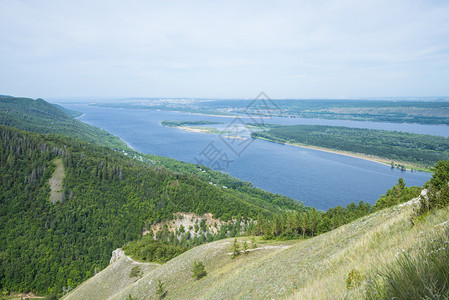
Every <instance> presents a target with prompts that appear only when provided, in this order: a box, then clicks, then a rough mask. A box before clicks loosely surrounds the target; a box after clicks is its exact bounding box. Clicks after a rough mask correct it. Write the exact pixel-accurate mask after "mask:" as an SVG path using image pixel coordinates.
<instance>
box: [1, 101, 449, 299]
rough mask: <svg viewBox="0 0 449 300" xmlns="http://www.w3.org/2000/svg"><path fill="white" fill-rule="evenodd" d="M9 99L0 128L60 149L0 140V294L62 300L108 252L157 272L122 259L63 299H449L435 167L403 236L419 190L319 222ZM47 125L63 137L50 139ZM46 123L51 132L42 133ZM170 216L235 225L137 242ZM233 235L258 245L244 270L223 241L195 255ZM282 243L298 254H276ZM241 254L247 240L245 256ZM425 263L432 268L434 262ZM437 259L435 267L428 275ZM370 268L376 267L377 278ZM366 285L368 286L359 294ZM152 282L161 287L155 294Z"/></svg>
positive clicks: (443, 173)
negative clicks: (417, 285)
mask: <svg viewBox="0 0 449 300" xmlns="http://www.w3.org/2000/svg"><path fill="white" fill-rule="evenodd" d="M5 99H6V100H5ZM5 99H4V98H2V99H1V100H2V101H1V102H0V105H2V108H5V109H6V110H3V109H2V110H1V111H0V116H1V120H2V122H5V123H7V124H10V125H14V124H15V125H17V126H24V127H28V129H29V130H34V131H42V130H46V131H45V132H47V133H59V134H64V135H67V136H63V135H55V134H47V135H42V134H37V133H31V132H24V131H21V130H18V129H15V128H10V127H7V126H0V172H1V173H2V177H1V180H0V186H1V191H2V192H1V193H0V232H2V235H1V236H0V288H1V289H2V290H3V291H10V290H13V291H29V290H33V291H35V292H39V293H43V294H50V295H55V294H57V295H61V294H62V287H63V286H70V287H74V286H77V285H79V284H80V283H81V282H83V281H85V280H86V279H89V278H90V277H92V276H93V275H94V274H96V273H97V270H101V269H103V268H104V267H106V266H107V264H108V260H109V257H110V254H111V252H112V250H115V249H116V248H118V247H121V246H123V245H125V246H124V249H125V252H126V254H127V255H131V256H133V257H135V258H136V259H139V260H142V261H153V262H154V261H156V262H159V263H164V264H163V265H155V264H149V263H140V264H139V265H138V266H136V265H135V264H136V262H134V261H132V259H131V258H129V257H124V258H121V259H119V261H118V262H116V263H115V264H114V268H116V270H112V268H109V267H107V268H106V269H105V270H104V271H103V272H100V273H99V274H97V275H96V276H95V277H93V278H91V279H90V280H88V281H87V282H86V283H84V284H81V285H80V286H79V288H77V289H76V290H75V292H74V293H72V294H71V295H72V296H73V297H74V299H76V298H78V299H89V298H92V297H93V295H95V296H96V297H97V296H98V295H103V296H104V297H105V298H109V297H112V298H119V299H124V298H126V297H130V298H132V297H137V298H138V299H140V298H143V297H144V296H145V295H154V294H156V295H158V296H159V297H160V298H162V297H165V296H167V297H174V298H180V297H183V298H199V297H204V298H223V297H224V298H233V297H239V298H242V297H249V298H254V297H255V298H257V297H267V296H268V297H274V296H276V297H282V296H286V295H292V294H295V293H298V295H296V296H298V297H301V295H307V296H308V297H312V298H323V297H324V296H326V295H329V294H332V295H336V297H350V296H351V297H352V296H354V297H355V298H360V296H361V295H363V294H362V290H363V289H365V290H366V291H368V294H367V297H371V296H375V295H388V296H391V295H396V294H397V291H398V290H399V291H404V292H406V291H405V289H404V288H403V287H406V286H407V285H410V284H413V283H414V282H415V281H418V280H421V281H423V280H424V279H428V278H432V279H435V280H431V281H430V283H429V284H428V285H424V286H422V289H424V290H426V289H427V290H428V291H429V292H428V294H426V295H429V293H433V294H434V295H442V296H443V297H444V296H445V295H447V290H444V289H443V290H442V289H439V287H440V285H439V284H440V283H442V284H443V286H445V287H447V285H446V284H445V282H444V278H443V276H444V274H445V273H444V272H442V270H446V269H447V253H446V254H445V253H444V252H443V251H442V250H441V249H442V247H441V243H442V242H443V243H445V242H446V241H445V240H444V238H446V239H447V235H448V232H447V231H444V232H443V233H441V230H443V229H444V230H446V229H445V228H446V225H445V224H447V218H448V214H449V211H448V208H447V204H448V202H449V201H448V199H449V198H448V194H449V193H448V189H449V188H448V186H447V179H448V177H449V176H448V174H449V172H448V171H449V161H447V162H440V163H438V164H437V165H436V167H435V169H434V171H435V174H434V176H433V177H432V179H431V180H430V181H429V183H428V185H427V187H428V197H427V198H425V197H423V198H422V199H421V200H420V202H419V203H418V207H421V209H422V208H423V207H424V208H425V209H426V210H422V212H423V213H421V214H420V215H419V217H420V220H419V221H420V222H414V226H413V227H411V225H410V218H411V217H412V218H413V214H416V209H415V208H413V207H412V206H411V204H410V203H407V204H406V205H402V206H397V205H396V204H398V203H403V202H406V201H408V200H409V199H411V198H413V197H416V196H417V194H418V193H419V192H420V189H419V188H414V187H411V188H407V187H406V186H405V183H404V182H403V180H399V181H398V184H397V185H396V186H395V187H393V188H392V189H390V190H389V191H387V193H386V194H385V195H383V196H382V197H381V198H380V199H379V200H378V202H377V203H376V204H375V205H374V207H371V206H370V205H369V204H368V203H363V202H360V203H359V204H358V205H356V204H354V203H351V204H349V205H348V206H347V207H345V208H343V207H340V206H338V207H335V208H332V209H329V210H328V211H326V212H321V211H317V210H316V209H314V208H305V207H304V206H303V205H302V204H296V203H295V201H294V200H292V199H290V198H287V197H284V196H280V195H274V194H271V193H266V192H264V191H262V190H259V189H255V188H253V187H252V185H251V184H249V183H245V182H241V181H239V180H237V179H235V178H232V177H230V176H229V175H226V174H222V173H220V172H214V171H212V170H210V169H207V168H204V167H202V166H199V165H196V166H195V165H190V164H186V163H181V162H177V161H175V160H171V159H166V158H160V157H157V156H151V155H143V154H140V153H137V152H135V151H132V150H130V149H128V148H126V146H123V145H121V146H120V143H115V142H117V139H116V138H115V137H113V139H109V137H108V135H107V134H106V135H104V134H103V133H102V132H101V131H95V130H93V131H89V130H85V128H83V127H79V128H78V129H79V131H78V132H74V131H73V130H69V128H68V127H70V126H74V127H76V126H78V125H76V124H77V123H76V122H75V123H73V121H76V120H73V119H72V118H70V117H69V116H68V115H66V114H64V113H62V115H61V112H60V111H53V112H52V111H51V109H49V108H48V109H47V104H46V102H45V101H43V100H30V99H19V98H12V97H5ZM8 99H9V100H11V101H12V100H13V101H12V102H11V101H9V100H8ZM14 101H16V102H14ZM51 107H52V109H57V108H55V107H54V106H51ZM28 113H29V116H30V118H28ZM26 118H28V121H30V122H28V121H27V120H26ZM52 119H55V122H56V123H58V122H59V124H60V125H61V126H59V127H58V126H53V125H52V124H53V123H52V121H51V120H52ZM41 123H42V124H49V127H48V128H43V126H42V124H41ZM81 124H82V123H81ZM277 129H278V128H272V130H277ZM68 136H72V137H75V138H78V139H74V138H71V137H68ZM79 139H82V140H85V141H90V140H93V141H94V142H95V143H97V144H102V140H106V141H110V143H109V144H108V145H107V146H108V148H107V147H98V146H95V145H93V144H89V143H85V142H83V141H81V140H79ZM118 141H119V140H118ZM420 143H424V142H423V141H420ZM424 144H425V143H424ZM444 145H445V144H443V146H441V145H440V146H439V147H445V146H444ZM110 148H113V149H116V150H119V151H114V150H111V149H110ZM437 148H438V147H437ZM124 154H126V155H124ZM61 167H62V170H63V174H65V177H63V179H61V176H60V175H58V176H57V177H58V178H59V179H61V180H59V181H62V190H61V191H59V189H58V192H60V201H49V198H50V195H51V181H50V179H51V178H52V177H53V176H55V174H61V172H60V171H61ZM58 169H59V171H58ZM209 182H213V183H214V184H209ZM222 186H226V187H227V188H226V189H225V188H223V187H222ZM58 199H59V196H58ZM175 212H194V213H196V214H198V215H201V214H203V213H206V212H210V213H212V214H213V216H214V218H221V220H223V221H230V222H229V223H226V224H222V226H221V227H220V228H219V231H218V232H217V234H215V235H213V234H211V233H210V232H209V230H208V228H207V227H206V225H205V223H204V222H202V223H200V224H196V225H195V228H196V231H195V235H194V236H191V235H190V233H189V234H188V236H187V233H185V232H178V231H177V232H175V233H173V232H169V230H168V229H167V228H164V229H163V230H161V231H159V232H157V233H156V234H155V237H156V240H153V237H152V235H148V236H144V237H142V238H141V235H142V233H143V232H144V231H146V230H148V228H149V226H150V225H151V224H155V223H157V222H160V221H162V220H168V219H171V218H173V214H174V213H175ZM445 222H446V223H445ZM348 223H349V224H348ZM337 228H338V229H337ZM438 228H442V229H441V230H440V229H438ZM438 234H442V235H441V239H440V240H438V242H437V243H436V244H432V243H430V242H429V243H427V242H428V241H432V240H437V239H436V237H438ZM239 235H253V237H252V238H251V239H252V240H254V242H253V243H252V244H253V247H254V248H255V247H256V246H255V245H256V241H255V239H257V243H258V245H259V247H258V248H257V249H254V251H253V252H251V253H252V254H251V255H246V256H245V257H244V258H243V257H241V258H240V259H235V260H231V259H229V254H231V253H228V252H229V245H230V244H232V240H223V241H217V242H213V243H208V244H206V245H202V246H199V247H195V248H192V247H193V246H195V245H200V244H202V243H205V242H212V241H214V240H216V239H223V238H227V237H235V236H239ZM254 236H263V237H264V238H265V239H267V240H262V239H261V237H257V238H255V237H254ZM312 237H313V238H312ZM288 239H297V240H295V241H288V242H286V241H282V240H288ZM298 239H299V241H298ZM423 239H424V240H423ZM427 239H428V240H427ZM429 247H430V248H429ZM188 248H191V249H190V250H187V249H188ZM247 248H248V245H247V242H246V240H245V241H244V243H243V250H244V252H247ZM422 249H424V250H422ZM429 249H430V250H429ZM232 250H233V252H232V254H234V255H233V256H236V255H237V254H236V253H237V252H238V255H239V254H240V253H241V251H240V245H239V244H238V241H237V239H236V238H234V244H233V249H232ZM421 250H422V251H421ZM444 250H445V249H444ZM398 251H402V252H404V253H406V254H407V255H409V256H407V257H406V259H405V260H404V261H402V260H401V259H402V258H400V257H401V256H400V255H395V254H394V253H396V252H398ZM420 251H421V252H420ZM423 251H424V252H423ZM432 251H433V252H432ZM434 252H437V253H438V255H435V256H432V255H433V253H434ZM419 253H421V254H419ZM429 253H431V254H432V255H431V254H429ZM380 254H382V255H380ZM443 254H444V255H443ZM396 256H397V257H399V259H398V260H396V258H395V257H396ZM226 257H227V259H225V258H226ZM434 257H436V259H435V263H432V262H430V261H429V260H431V259H433V258H434ZM298 258H299V259H298ZM373 258H375V261H374V259H373ZM405 261H407V262H408V265H407V264H406V263H405ZM200 263H201V266H202V268H201V266H199V267H198V265H199V264H200ZM203 263H204V264H205V265H207V266H208V273H207V274H208V276H206V277H204V276H203V277H202V280H194V278H198V277H196V276H194V277H193V278H192V276H191V275H192V265H193V266H194V269H195V265H196V266H197V269H198V270H199V271H201V272H198V273H199V274H200V273H202V271H204V273H205V269H204V264H203ZM379 264H380V265H382V266H385V268H384V269H383V270H381V271H379V270H378V269H377V266H378V265H379ZM117 270H118V272H117ZM353 270H356V271H353ZM398 270H399V271H398ZM400 271H403V272H402V273H403V274H401V272H400ZM413 272H414V273H413ZM194 274H195V271H194ZM361 274H364V275H365V274H366V278H369V280H370V282H375V284H373V285H372V286H368V284H367V282H368V281H365V280H364V279H362V277H363V275H361ZM433 274H436V275H435V276H434V277H432V276H433ZM441 274H443V275H441ZM140 276H142V278H140ZM154 278H160V279H163V280H164V282H162V281H161V280H160V279H159V280H158V283H156V282H152V280H151V279H154ZM376 278H383V279H379V280H378V281H376V280H377V279H376ZM385 278H394V280H396V281H397V282H398V285H397V286H398V288H396V287H395V288H394V290H393V292H391V289H390V287H389V286H386V285H385V284H386V282H387V281H385V280H384V279H385ZM446 279H447V278H446ZM367 280H368V279H367ZM103 281H106V282H107V283H106V284H103ZM134 281H135V282H134ZM90 282H94V283H95V285H94V286H91V284H90ZM348 282H349V284H348ZM376 282H377V283H376ZM387 283H388V284H389V282H387ZM389 285H390V284H389ZM224 287H231V288H225V289H224ZM255 287H257V288H255ZM279 287H282V289H279ZM432 287H436V288H434V289H432ZM167 290H169V291H170V293H169V294H167ZM374 292H376V294H375V293H374ZM80 293H81V294H80ZM395 293H396V294H395ZM401 293H402V292H401ZM401 293H400V294H399V295H405V294H403V293H402V294H401ZM414 295H420V294H418V293H416V294H414ZM392 297H396V296H392ZM402 297H404V296H402ZM67 298H70V296H69V297H67Z"/></svg>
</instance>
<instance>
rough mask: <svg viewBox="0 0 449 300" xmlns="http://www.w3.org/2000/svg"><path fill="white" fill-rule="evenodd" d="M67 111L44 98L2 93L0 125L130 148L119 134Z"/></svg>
mask: <svg viewBox="0 0 449 300" xmlns="http://www.w3.org/2000/svg"><path fill="white" fill-rule="evenodd" d="M66 112H67V110H66ZM66 112H64V111H62V110H60V109H59V108H58V107H56V106H54V105H52V104H50V103H48V102H46V101H44V100H42V99H37V100H33V99H29V98H15V97H1V96H0V125H6V126H11V127H15V128H18V129H22V130H27V131H34V132H38V133H56V134H61V135H66V136H70V137H73V138H76V139H79V140H82V141H85V142H88V143H92V144H94V145H99V146H105V147H109V148H111V149H126V148H127V147H126V144H125V143H124V142H123V141H122V140H120V138H118V137H116V136H114V135H112V134H110V133H108V132H106V131H104V130H102V129H100V128H97V127H94V126H92V125H88V124H85V123H83V122H81V121H79V120H76V119H74V118H72V117H71V116H70V115H69V114H67V113H66ZM68 113H70V114H72V115H73V113H71V112H68Z"/></svg>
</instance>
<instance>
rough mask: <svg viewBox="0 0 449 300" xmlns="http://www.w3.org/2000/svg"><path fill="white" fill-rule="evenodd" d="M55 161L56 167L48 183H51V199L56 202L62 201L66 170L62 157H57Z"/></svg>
mask: <svg viewBox="0 0 449 300" xmlns="http://www.w3.org/2000/svg"><path fill="white" fill-rule="evenodd" d="M53 163H54V164H55V165H56V169H55V171H54V172H53V175H52V176H51V178H50V179H49V180H48V183H49V185H50V201H51V202H52V203H53V204H55V203H56V202H57V201H62V181H63V180H64V177H65V172H64V165H63V163H62V158H56V159H55V160H54V161H53Z"/></svg>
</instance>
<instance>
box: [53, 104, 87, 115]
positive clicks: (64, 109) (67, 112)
mask: <svg viewBox="0 0 449 300" xmlns="http://www.w3.org/2000/svg"><path fill="white" fill-rule="evenodd" d="M53 105H54V106H56V107H57V108H58V109H60V110H62V111H63V112H65V113H66V114H68V115H69V116H71V117H72V118H76V117H79V116H82V115H83V113H82V112H80V111H75V110H71V109H67V108H65V107H63V106H61V105H59V104H53Z"/></svg>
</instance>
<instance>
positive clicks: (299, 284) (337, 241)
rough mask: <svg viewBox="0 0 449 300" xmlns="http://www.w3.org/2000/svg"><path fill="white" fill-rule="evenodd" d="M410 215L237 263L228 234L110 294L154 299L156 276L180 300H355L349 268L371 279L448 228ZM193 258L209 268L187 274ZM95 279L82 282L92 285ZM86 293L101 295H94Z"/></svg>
mask: <svg viewBox="0 0 449 300" xmlns="http://www.w3.org/2000/svg"><path fill="white" fill-rule="evenodd" d="M410 213H411V205H402V206H395V207H391V208H388V209H385V210H382V211H379V212H377V213H375V214H372V215H369V216H367V217H364V218H361V219H359V220H356V221H354V222H352V223H350V224H347V225H345V226H342V227H341V228H339V229H337V230H334V231H332V232H329V233H326V234H323V235H321V236H318V237H315V238H312V239H308V240H304V241H291V242H285V243H281V242H272V243H268V244H264V245H259V247H260V248H262V249H261V250H257V251H253V252H251V253H250V254H248V255H241V256H240V257H238V258H236V259H234V260H233V259H231V258H230V256H229V253H230V252H231V245H232V239H227V240H221V241H217V242H214V243H210V244H205V245H202V246H199V247H196V248H193V249H191V250H189V251H187V252H186V253H184V254H182V255H180V256H178V257H176V258H174V259H173V260H171V261H169V262H168V263H166V264H164V265H162V266H161V267H160V268H157V269H154V270H153V271H152V272H150V273H148V274H147V275H145V276H144V278H143V279H142V280H140V281H138V282H137V283H135V284H132V285H129V286H128V287H127V288H126V289H124V290H122V291H121V292H120V293H117V294H116V295H114V296H113V297H112V298H111V299H125V298H126V297H127V296H128V295H129V294H131V295H132V296H134V297H137V299H150V298H154V295H155V289H156V285H157V280H158V279H161V280H162V282H164V284H165V288H166V290H167V292H168V293H167V298H177V299H180V298H182V299H195V298H207V299H211V298H214V299H215V298H221V299H228V298H272V297H276V298H278V297H292V298H297V299H326V298H340V297H345V296H346V297H348V298H351V299H360V298H362V297H363V291H364V289H365V288H366V286H364V285H365V284H366V283H364V284H362V286H361V287H360V288H358V289H355V290H351V292H347V290H346V278H347V275H348V273H349V272H350V271H351V270H352V269H354V268H355V269H357V270H359V271H360V272H362V273H364V274H365V275H366V276H367V277H370V276H373V275H374V274H375V272H376V271H377V270H378V268H379V267H380V266H381V265H387V264H390V263H392V262H393V261H394V260H395V256H396V255H397V253H399V252H401V251H411V250H412V249H414V248H416V247H417V246H418V245H420V244H422V243H426V242H428V241H430V240H432V239H433V237H434V236H435V234H436V232H437V231H438V230H439V229H441V228H442V227H444V226H448V225H449V224H448V223H447V222H446V223H445V225H443V226H438V224H444V223H443V222H445V221H446V220H447V219H448V218H449V209H444V210H440V211H437V212H435V213H433V214H432V215H430V216H429V217H428V218H427V221H426V222H424V223H421V224H419V225H418V226H415V227H413V228H412V227H411V223H410V221H409V216H410ZM242 239H243V238H239V240H242ZM411 252H413V251H411ZM194 260H201V261H202V262H203V263H204V265H205V266H206V270H207V272H208V275H207V276H206V277H205V278H203V279H201V280H199V281H195V280H194V279H193V278H192V277H191V274H192V273H191V270H192V265H193V262H194ZM93 280H95V277H94V278H93V279H90V280H89V281H87V282H86V283H84V284H85V285H91V284H92V285H93V284H95V282H94V281H93ZM106 280H107V279H106ZM150 282H151V283H150ZM78 290H79V289H76V290H74V291H73V293H72V294H71V296H72V297H74V298H73V299H75V298H76V297H77V296H78V295H80V296H81V294H78V293H79V291H78ZM88 296H90V297H91V298H92V297H94V298H97V299H101V297H100V298H98V297H97V295H96V294H95V293H93V294H90V295H88ZM78 299H79V298H78Z"/></svg>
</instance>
